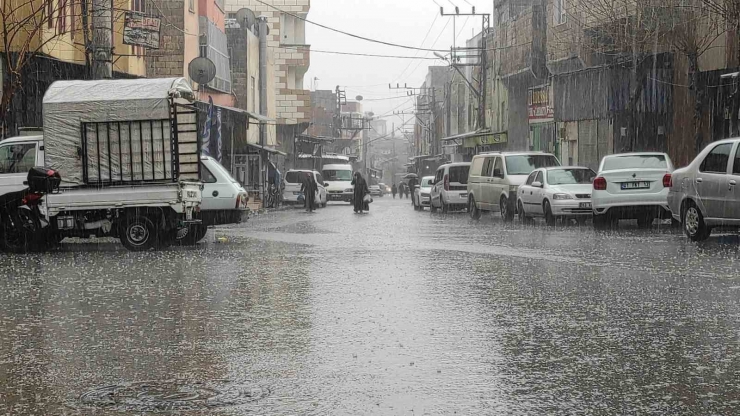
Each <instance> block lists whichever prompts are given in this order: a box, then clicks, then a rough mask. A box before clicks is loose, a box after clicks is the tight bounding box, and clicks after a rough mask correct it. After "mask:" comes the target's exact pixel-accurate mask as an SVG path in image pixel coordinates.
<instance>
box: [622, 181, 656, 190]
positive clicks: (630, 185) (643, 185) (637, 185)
mask: <svg viewBox="0 0 740 416" xmlns="http://www.w3.org/2000/svg"><path fill="white" fill-rule="evenodd" d="M622 189H650V182H645V181H640V182H623V183H622Z"/></svg>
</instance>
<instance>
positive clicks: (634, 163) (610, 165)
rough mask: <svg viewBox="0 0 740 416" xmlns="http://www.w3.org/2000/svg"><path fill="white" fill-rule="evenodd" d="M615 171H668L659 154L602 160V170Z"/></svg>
mask: <svg viewBox="0 0 740 416" xmlns="http://www.w3.org/2000/svg"><path fill="white" fill-rule="evenodd" d="M728 155H729V151H728ZM616 169H668V161H666V158H665V156H663V155H660V154H658V155H628V156H616V157H607V158H606V159H604V167H603V169H602V170H616Z"/></svg>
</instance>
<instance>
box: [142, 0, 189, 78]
mask: <svg viewBox="0 0 740 416" xmlns="http://www.w3.org/2000/svg"><path fill="white" fill-rule="evenodd" d="M186 1H187V0H153V3H154V5H155V10H157V11H158V12H159V13H161V14H162V22H163V24H162V27H161V32H160V46H159V49H149V50H147V52H146V57H145V59H144V61H145V63H146V75H147V77H150V78H165V77H175V76H177V77H181V76H183V75H184V76H187V74H186V73H185V74H184V73H183V71H184V68H185V62H184V45H185V33H184V32H183V30H182V29H181V28H183V27H184V26H185V8H186V7H187V5H186V4H185V2H186ZM165 22H167V23H168V24H165Z"/></svg>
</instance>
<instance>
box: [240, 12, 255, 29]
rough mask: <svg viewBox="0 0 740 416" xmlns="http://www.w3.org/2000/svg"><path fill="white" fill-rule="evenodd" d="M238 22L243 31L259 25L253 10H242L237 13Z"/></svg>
mask: <svg viewBox="0 0 740 416" xmlns="http://www.w3.org/2000/svg"><path fill="white" fill-rule="evenodd" d="M236 21H237V22H239V24H240V25H242V29H251V28H252V27H253V26H254V24H255V23H257V16H256V15H255V14H254V12H253V11H252V10H250V9H247V8H242V9H239V10H238V11H237V12H236Z"/></svg>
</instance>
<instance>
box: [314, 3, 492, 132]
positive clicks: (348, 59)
mask: <svg viewBox="0 0 740 416" xmlns="http://www.w3.org/2000/svg"><path fill="white" fill-rule="evenodd" d="M453 4H454V5H457V6H458V7H459V8H460V12H461V13H462V12H470V11H471V6H470V4H472V5H475V6H476V12H477V13H491V10H492V8H493V1H492V0H467V1H466V0H373V1H370V0H312V1H311V10H310V12H309V14H308V20H311V21H315V22H317V23H321V24H324V25H326V26H330V27H333V28H336V29H339V30H343V31H345V32H350V33H353V34H356V35H360V36H364V37H367V38H372V39H378V40H382V41H386V42H392V43H397V44H403V45H409V46H414V47H419V46H422V45H423V47H424V48H429V49H449V48H450V46H451V45H452V41H453V22H452V18H451V17H446V16H440V11H439V7H440V6H443V7H444V8H445V12H446V13H452V12H453V10H454V6H453ZM466 21H467V23H466ZM481 25H482V19H481V18H480V17H474V18H467V17H458V18H457V22H456V31H457V34H458V35H459V36H458V37H457V45H458V46H464V44H465V41H466V40H467V39H470V38H472V37H473V31H474V30H475V33H478V32H480V28H481ZM430 28H431V29H430ZM427 33H428V36H427V37H426V39H425V36H426V35H427ZM422 41H423V44H422ZM435 41H436V43H435ZM306 42H307V43H308V44H310V45H311V48H312V50H324V51H340V52H353V53H369V54H383V55H401V56H418V57H428V58H434V54H433V53H432V52H422V51H414V50H409V49H402V48H397V47H391V46H386V45H381V44H375V43H371V42H367V41H364V40H360V39H355V38H352V37H349V36H345V35H342V34H338V33H335V32H331V31H329V30H326V29H323V28H320V27H318V26H315V25H312V24H310V23H306ZM445 64H446V63H445V62H443V61H441V60H421V59H413V60H412V59H396V58H376V57H357V56H342V55H333V54H326V53H320V52H316V53H313V52H312V53H311V68H310V69H309V71H308V73H307V74H306V77H305V79H304V87H305V88H306V89H311V90H313V89H315V88H314V82H315V85H316V86H317V87H318V88H317V89H331V90H333V89H334V88H336V86H337V85H340V86H342V87H344V88H345V89H346V91H347V98H348V99H352V98H354V97H355V96H357V95H362V96H363V97H364V98H365V100H364V101H363V109H364V110H365V111H373V112H375V113H376V114H385V113H388V112H391V111H393V110H394V109H397V110H405V109H411V108H412V107H413V104H412V101H411V100H409V99H408V97H406V92H405V91H391V90H389V89H388V84H389V83H393V85H394V86H395V84H396V83H400V84H401V85H403V84H404V83H408V85H409V86H414V87H419V86H421V84H422V83H423V82H424V77H425V76H426V73H427V67H429V66H430V65H445ZM314 77H316V78H318V80H317V81H314ZM399 96H400V97H405V98H398V99H392V100H379V101H371V100H377V99H384V98H388V97H399ZM387 120H389V122H390V121H391V120H392V118H388V119H387ZM393 121H395V122H396V123H397V124H398V122H399V121H400V119H399V118H397V117H396V118H395V120H393Z"/></svg>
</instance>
